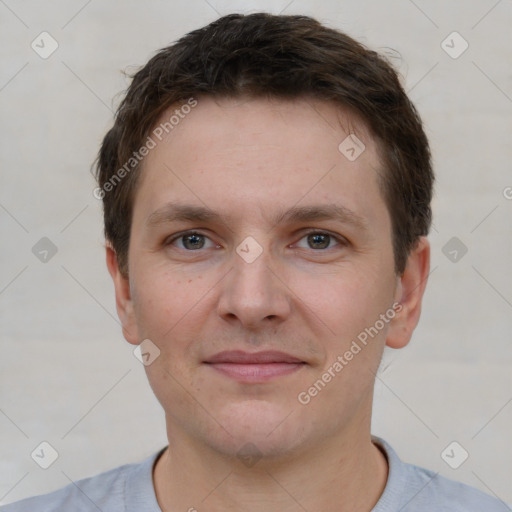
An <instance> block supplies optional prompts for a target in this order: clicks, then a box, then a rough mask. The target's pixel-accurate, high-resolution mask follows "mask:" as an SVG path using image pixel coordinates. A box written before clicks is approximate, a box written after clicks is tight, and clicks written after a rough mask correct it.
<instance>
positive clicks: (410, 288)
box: [386, 237, 430, 348]
mask: <svg viewBox="0 0 512 512" xmlns="http://www.w3.org/2000/svg"><path fill="white" fill-rule="evenodd" d="M429 271H430V243H429V241H428V240H427V238H426V237H420V239H419V241H418V244H417V245H416V248H415V249H413V251H411V253H410V254H409V257H408V258H407V264H406V267H405V270H404V272H403V274H402V275H401V276H397V287H396V293H395V301H396V302H397V303H400V304H401V306H402V308H401V309H399V308H396V314H395V317H394V318H393V319H392V320H391V322H390V327H389V330H388V335H387V338H386V345H387V346H388V347H391V348H403V347H405V346H406V345H407V343H409V340H410V339H411V336H412V333H413V331H414V329H415V328H416V326H417V325H418V321H419V319H420V314H421V301H422V299H423V293H424V292H425V287H426V285H427V280H428V275H429Z"/></svg>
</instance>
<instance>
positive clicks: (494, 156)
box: [0, 0, 512, 510]
mask: <svg viewBox="0 0 512 512" xmlns="http://www.w3.org/2000/svg"><path fill="white" fill-rule="evenodd" d="M260 10H265V11H270V12H275V13H278V12H284V13H286V14H310V15H312V16H315V17H317V18H318V19H319V20H320V21H322V22H324V23H327V24H328V25H330V26H332V27H336V28H340V29H342V30H344V31H346V32H348V33H349V34H350V35H352V36H354V37H356V38H358V39H359V40H361V41H362V42H363V43H366V44H368V45H369V46H371V47H373V48H375V49H378V50H380V51H383V52H386V53H388V54H392V52H391V49H393V50H396V51H397V52H398V53H399V54H400V58H398V57H395V58H393V60H394V62H395V64H396V66H397V67H399V69H400V71H401V73H402V75H403V79H404V83H405V85H406V89H407V90H408V91H409V94H410V96H411V98H412V99H413V101H414V102H415V104H416V105H417V107H418V109H419V111H420V114H421V115H422V117H423V119H424V121H425V125H426V130H427V133H428V135H429V137H430V140H431V145H432V150H433V155H434V162H435V170H436V174H437V186H436V198H435V200H434V203H433V207H434V229H433V230H432V234H431V237H430V240H431V243H432V266H431V268H432V273H431V276H430V281H429V285H428V287H427V292H426V296H425V301H424V307H423V313H422V318H421V321H420V325H419V327H418V329H417V331H416V332H415V335H414V337H413V340H412V342H411V343H410V345H409V346H408V347H407V348H405V349H403V350H400V351H393V350H390V349H389V351H387V352H386V353H385V358H384V361H383V364H382V367H381V371H380V373H379V375H378V379H377V384H376V392H375V408H374V419H373V432H374V434H376V435H379V436H381V437H383V438H385V439H386V440H388V441H389V442H390V443H391V445H392V446H393V447H394V448H395V449H396V450H397V452H398V454H399V455H400V456H401V458H402V459H403V460H405V461H408V462H412V463H415V464H418V465H421V466H424V467H428V468H430V469H432V470H434V471H436V472H440V473H441V474H442V475H445V476H447V477H450V478H453V479H456V480H461V481H463V482H466V483H468V484H470V485H473V486H475V487H478V488H480V489H482V490H484V491H486V492H487V493H489V494H495V495H497V496H498V497H500V498H501V499H502V500H504V501H506V502H509V503H512V476H511V467H512V439H511V436H510V428H511V427H510V425H511V422H512V375H511V374H512V372H511V364H512V336H511V333H512V275H511V274H512V273H511V262H512V236H511V235H512V173H511V164H510V162H511V161H512V149H511V140H510V134H511V119H512V117H511V114H512V74H511V71H510V69H511V68H510V62H512V43H511V35H510V34H511V32H510V27H511V26H512V2H511V1H510V0H502V1H496V0H479V1H472V2H467V1H462V0H461V1H441V0H438V1H422V0H416V1H414V2H413V1H409V0H393V1H387V2H382V1H376V0H375V1H361V0H349V1H348V0H332V1H327V0H324V1H317V2H314V3H313V2H307V1H303V0H295V1H291V2H290V0H279V1H278V0H275V1H253V2H251V1H246V2H242V1H221V0H208V1H206V0H189V1H187V2H184V1H179V2H178V1H172V2H171V1H167V2H165V1H156V0H152V1H147V2H135V1H133V0H132V1H123V2H120V1H119V2H116V1H109V0H107V1H99V0H92V1H86V0H74V1H67V2H64V1H60V2H36V1H34V0H33V1H15V0H5V1H1V2H0V43H1V44H0V59H1V63H2V65H1V69H0V109H1V117H0V123H1V129H2V132H1V133H2V137H1V138H0V154H1V167H0V169H1V183H2V186H1V189H0V226H1V234H2V238H1V240H2V245H1V247H2V251H1V256H0V258H1V260H0V307H1V316H0V322H1V325H0V328H1V358H0V372H1V373H0V504H2V503H4V504H5V503H9V502H12V501H16V500H19V499H21V498H24V497H26V496H30V495H34V494H41V493H46V492H49V491H51V490H54V489H57V488H60V487H62V486H64V485H66V484H68V483H69V482H70V481H71V480H77V479H80V478H83V477H85V476H90V475H93V474H97V473H99V472H101V471H104V470H106V469H110V468H113V467H115V466H119V465H121V464H124V463H128V462H136V461H139V460H141V459H142V458H145V457H147V456H148V455H150V454H151V453H152V452H154V451H156V450H158V449H159V448H161V447H163V446H164V445H165V444H166V437H165V424H164V417H163V411H162V410H161V408H160V405H159V404H158V402H157V401H156V399H155V398H154V396H153V394H152V392H151V390H150V388H149V385H148V383H147V380H146V377H145V373H144V369H143V366H142V365H141V364H140V363H139V362H138V360H137V359H136V358H135V357H134V356H133V353H132V351H133V346H131V345H129V344H128V343H126V342H125V341H124V339H123V337H122V335H121V330H120V327H119V323H118V320H117V315H116V312H115V306H114V295H113V286H112V284H111V282H110V277H109V276H108V274H107V271H106V267H105V263H104V251H103V248H102V244H103V240H102V219H101V205H100V203H99V201H98V200H97V199H95V198H94V197H93V195H92V191H93V189H94V187H95V184H94V181H93V178H92V176H91V174H90V172H89V167H90V164H91V162H92V161H93V159H94V157H95V155H96V152H97V150H98V146H99V143H100V140H101V138H102V137H103V135H104V134H105V132H106V130H107V129H108V128H109V127H110V126H111V123H112V108H114V107H115V106H117V104H118V101H119V95H118V94H119V93H120V92H121V91H122V90H123V89H125V88H126V86H127V80H126V79H125V78H124V76H123V75H122V73H121V72H120V71H121V70H122V69H128V70H129V71H133V70H134V69H136V67H137V66H140V65H142V64H144V63H145V62H146V61H147V60H148V58H149V57H150V56H151V55H153V53H154V52H155V51H156V50H157V49H159V48H161V47H163V46H166V45H167V44H169V43H171V42H172V41H174V40H175V39H176V38H177V37H179V36H181V35H182V34H184V33H185V32H188V31H189V30H192V29H195V28H198V27H200V26H203V25H205V24H206V23H208V22H210V21H213V20H214V19H215V18H217V17H218V15H219V14H220V15H223V14H228V13H230V12H235V11H238V12H255V11H260ZM43 31H46V32H48V33H49V34H50V36H51V38H53V39H54V40H55V41H56V42H57V44H58V48H57V49H56V51H55V52H54V53H52V54H51V55H50V56H47V58H42V57H41V56H40V55H39V54H38V53H36V51H34V50H33V49H32V47H31V43H32V42H33V41H35V43H34V46H35V45H36V44H39V52H40V53H41V52H42V51H43V48H41V46H44V49H45V51H49V50H50V49H51V44H52V42H51V40H50V39H49V38H48V36H46V35H45V36H40V34H41V32H43ZM454 31H455V32H457V34H453V32H454ZM42 37H44V38H46V39H44V41H45V43H44V45H43V44H42V43H41V38H42ZM443 41H445V42H444V43H443ZM53 44H55V43H53ZM466 44H467V45H468V47H467V49H466V50H465V51H464V52H463V53H461V51H462V50H463V49H464V48H465V46H466ZM36 48H37V46H36ZM43 53H44V52H43ZM450 54H451V55H450ZM454 57H456V58H454ZM43 237H46V238H48V239H49V240H51V242H52V244H53V245H54V246H55V247H56V249H57V252H56V254H54V255H53V256H52V257H50V255H51V253H49V254H48V256H47V257H48V261H47V262H42V261H40V259H38V257H36V255H37V254H38V251H37V248H38V247H40V246H37V245H36V244H37V243H40V244H41V243H43V244H44V243H48V242H39V241H40V239H41V238H43ZM453 237H456V239H455V240H452V238H453ZM447 244H448V245H447ZM34 246H36V249H35V250H34V252H35V253H36V254H34V252H33V247H34ZM464 247H465V248H466V249H467V252H466V253H465V254H463V253H464ZM454 251H456V252H455V253H454ZM455 256H456V257H457V261H452V260H453V259H454V257H455ZM43 441H46V442H48V443H50V444H51V445H52V446H53V447H54V448H55V450H56V451H57V452H58V454H59V456H58V458H57V460H56V461H55V463H54V464H52V465H51V466H50V467H49V468H48V469H46V470H45V469H42V468H41V467H39V466H38V465H37V464H36V463H35V462H34V460H33V459H32V458H31V453H32V452H33V450H34V449H35V448H36V447H38V446H39V445H40V443H41V442H43ZM453 441H457V442H458V443H459V444H460V446H461V447H463V449H464V450H466V451H467V452H468V453H469V457H468V459H467V460H466V461H465V462H464V463H463V464H462V465H461V466H460V467H459V468H458V469H452V468H451V467H449V465H448V464H447V463H446V462H445V461H444V460H443V458H442V457H441V453H442V452H443V450H444V449H445V448H446V447H447V446H448V445H449V444H450V443H452V442H453ZM456 450H460V448H457V449H456ZM453 453H454V456H456V457H460V454H461V453H462V452H460V451H458V452H453ZM504 510H505V508H504Z"/></svg>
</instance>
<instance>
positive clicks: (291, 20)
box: [96, 13, 434, 276]
mask: <svg viewBox="0 0 512 512" xmlns="http://www.w3.org/2000/svg"><path fill="white" fill-rule="evenodd" d="M204 95H207V96H212V97H240V96H251V97H272V98H278V99H279V98H283V99H284V98H287V99H295V98H300V97H305V96H309V97H314V98H318V99H323V100H327V101H332V102H334V103H337V104H338V105H340V106H344V107H348V108H350V109H351V110H352V111H355V112H356V113H357V114H358V115H359V116H360V117H361V118H362V119H363V120H364V121H365V123H366V124H367V126H368V127H369V128H370V130H371V132H372V134H373V135H374V136H375V138H376V141H377V143H378V147H379V153H380V155H381V158H382V162H381V165H382V173H381V175H380V177H379V186H380V189H381V192H382V194H383V198H384V201H385V203H386V206H387V208H388V211H389V213H390V217H391V222H392V229H393V240H392V242H393V251H394V259H395V272H396V273H397V274H402V273H403V271H404V269H405V265H406V262H407V257H408V255H409V253H410V251H411V250H412V249H414V247H415V246H416V244H417V242H418V239H419V237H420V236H422V235H425V236H426V235H427V234H428V232H429V229H430V224H431V217H432V212H431V207H430V202H431V198H432V189H433V184H434V175H433V171H432V166H431V155H430V149H429V145H428V140H427V137H426V135H425V133H424V130H423V127H422V122H421V120H420V118H419V115H418V113H417V111H416V109H415V107H414V105H413V104H412V103H411V101H410V100H409V98H408V97H407V95H406V93H405V91H404V89H403V88H402V86H401V84H400V81H399V78H398V75H397V72H396V71H395V70H394V69H393V67H392V66H391V65H390V63H389V62H388V61H387V59H385V58H384V57H383V56H381V55H379V54H378V53H376V52H375V51H372V50H369V49H368V48H366V47H365V46H363V45H362V44H360V43H359V42H357V41H355V40H354V39H352V38H351V37H349V36H347V35H346V34H344V33H342V32H340V31H338V30H334V29H331V28H328V27H326V26H324V25H322V24H321V23H319V22H318V21H317V20H315V19H313V18H310V17H308V16H297V15H291V16H288V15H272V14H268V13H255V14H249V15H242V14H230V15H227V16H223V17H221V18H219V19H217V20H216V21H214V22H212V23H210V24H209V25H207V26H205V27H203V28H200V29H197V30H194V31H192V32H190V33H188V34H186V35H185V36H183V37H182V38H180V39H179V40H178V41H177V42H175V43H174V44H172V45H170V46H168V47H166V48H163V49H162V50H160V51H159V52H158V53H157V54H156V55H155V56H154V57H152V58H151V59H150V60H149V61H148V62H147V64H146V65H145V66H144V67H142V68H141V69H140V70H139V71H138V72H137V73H135V74H134V75H133V77H132V82H131V84H130V86H129V88H128V90H127V93H126V96H125V97H124V99H123V101H122V102H121V104H120V106H119V108H118V110H117V113H116V117H115V123H114V126H113V127H112V129H110V130H109V131H108V133H107V134H106V136H105V138H104V140H103V143H102V145H101V149H100V151H99V154H98V158H97V160H96V176H97V179H98V184H99V187H100V189H97V190H101V191H102V192H101V195H100V197H102V199H103V208H104V223H105V237H106V239H107V240H108V241H109V243H110V244H111V245H112V247H113V249H114V250H115V252H116V255H117V258H118V262H119V267H120V269H121V272H122V273H123V275H125V276H127V275H128V247H129V242H130V230H131V219H132V210H133V201H134V198H135V191H136V185H137V177H138V175H139V174H140V168H141V165H140V164H139V163H137V162H135V161H134V167H133V171H132V172H128V171H130V169H126V162H127V161H129V160H130V159H131V158H133V155H134V153H135V152H137V151H138V150H139V148H141V146H142V145H143V144H144V141H145V140H146V139H147V137H148V136H149V134H150V132H151V130H152V129H153V127H154V126H155V123H156V122H157V120H158V119H159V118H160V116H161V115H162V113H163V112H164V111H165V110H166V109H167V108H168V107H170V106H171V105H173V104H176V103H178V102H181V101H186V100H187V99H190V98H191V97H194V96H204ZM123 166H124V169H125V172H123V173H121V170H122V169H123ZM120 174H122V177H123V179H122V180H120V179H118V180H117V181H116V182H113V181H112V180H113V178H120ZM109 183H110V186H109V185H108V184H109ZM107 190H108V193H107Z"/></svg>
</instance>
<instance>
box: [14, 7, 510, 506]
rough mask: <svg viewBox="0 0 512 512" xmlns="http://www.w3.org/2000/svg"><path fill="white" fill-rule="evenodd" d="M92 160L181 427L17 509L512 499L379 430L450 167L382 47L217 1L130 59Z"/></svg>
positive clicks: (128, 331)
mask: <svg viewBox="0 0 512 512" xmlns="http://www.w3.org/2000/svg"><path fill="white" fill-rule="evenodd" d="M97 173H98V182H99V187H98V189H96V191H95V194H96V195H97V196H98V197H101V198H102V199H103V205H104V220H105V235H106V239H107V248H106V258H107V266H108V269H109V271H110V274H111V276H112V279H113V281H114V285H115V292H116V304H117V310H118V314H119V317H120V319H121V322H122V326H123V334H124V337H125V338H126V340H127V341H128V342H129V343H131V344H133V345H139V344H140V350H141V357H142V360H143V362H144V364H145V369H146V372H147V376H148V378H149V382H150V384H151V387H152V389H153V391H154V393H155V395H156V396H157V398H158V400H159V401H160V403H161V404H162V407H163V408H164V411H165V416H166V425H167V435H168V439H169V446H168V447H166V448H164V449H162V450H160V451H159V452H158V453H156V454H154V455H152V456H151V457H149V458H148V459H146V460H145V461H144V462H142V463H140V464H130V465H126V466H123V467H121V468H116V469H113V470H111V471H109V472H106V473H103V474H101V475H97V476H95V477H92V478H89V479H85V480H81V481H79V482H76V483H74V484H70V485H69V486H67V487H65V488H64V489H61V490H58V491H55V492H53V493H50V494H48V495H45V496H40V497H35V498H30V499H27V500H23V501H21V502H18V503H17V504H13V505H10V506H7V507H5V508H4V510H5V512H15V511H21V510H23V511H25V510H27V511H28V510H45V511H61V510H62V511H63V510H73V511H85V510H102V511H103V512H108V511H113V510H116V511H117V510H125V511H138V512H146V511H147V512H150V511H151V512H154V511H158V510H162V511H172V512H174V511H187V510H188V511H190V512H192V511H196V510H197V511H199V512H201V511H203V510H204V511H208V512H216V511H221V510H222V511H225V510H232V511H242V510H243V511H250V512H257V511H265V512H272V511H277V510H279V511H281V512H282V511H285V512H288V511H290V512H291V511H299V510H301V511H304V510H308V511H316V510H329V511H337V512H348V511H355V510H357V511H368V512H369V511H374V512H392V511H404V512H405V511H427V510H428V511H432V510H436V511H438V510H450V511H472V510H474V511H477V510H478V511H482V510H485V511H486V512H493V511H503V510H506V506H505V505H504V504H503V503H502V502H501V501H499V500H497V499H495V498H492V497H490V496H487V495H485V494H483V493H481V492H480V491H478V490H476V489H473V488H471V487H468V486H465V485H463V484H460V483H456V482H453V481H450V480H447V479H445V478H442V477H440V476H438V475H436V474H434V473H433V472H431V471H428V470H426V469H422V468H418V467H415V466H412V465H408V464H405V463H403V462H401V461H400V459H399V458H398V456H397V454H396V453H395V452H394V451H393V449H392V448H391V446H390V445H389V444H388V443H386V442H385V441H384V440H383V439H379V438H377V437H375V436H372V435H371V432H370V424H371V411H372V398H373V386H374V381H375V374H376V372H377V369H378V367H379V363H380V360H381V356H382V352H383V350H384V347H385V346H386V345H387V346H389V347H392V348H401V347H404V346H405V345H406V344H407V343H408V342H409V340H410V338H411V335H412V332H413V330H414V328H415V327H416V325H417V323H418V320H419V317H420V311H421V301H422V297H423V293H424V290H425V286H426V283H427V277H428V272H429V263H430V248H429V242H428V240H427V238H426V236H427V235H428V231H429V227H430V222H431V209H430V201H431V197H432V187H433V181H434V177H433V173H432V169H431V161H430V152H429V147H428V142H427V139H426V137H425V134H424V131H423V129H422V124H421V121H420V119H419V117H418V115H417V113H416V111H415V109H414V107H413V105H412V104H411V103H410V101H409V100H408V98H407V96H406V95H405V93H404V91H403V89H402V87H401V85H400V83H399V81H398V78H397V75H396V73H395V71H394V70H393V69H392V68H391V67H390V65H389V64H388V63H387V62H386V61H385V60H384V59H383V58H382V57H380V56H379V55H377V54H376V53H375V52H373V51H370V50H368V49H366V48H364V47H363V46H362V45H360V44H359V43H357V42H356V41H354V40H353V39H351V38H349V37H348V36H346V35H344V34H342V33H340V32H338V31H335V30H332V29H329V28H326V27H324V26H322V25H321V24H319V23H318V22H316V21H315V20H313V19H311V18H308V17H302V16H273V15H270V14H262V13H260V14H252V15H247V16H243V15H230V16H225V17H223V18H220V19H219V20H217V21H215V22H214V23H211V24H210V25H208V26H207V27H204V28H202V29H199V30H196V31H194V32H191V33H189V34H188V35H186V36H184V37H183V38H182V39H180V40H179V41H178V42H177V43H176V44H174V45H172V46H170V47H168V48H164V49H163V50H161V51H160V52H159V53H158V54H157V55H156V56H155V57H153V58H152V59H151V60H150V61H149V62H148V63H147V64H146V66H145V67H143V68H142V69H141V70H140V71H139V72H137V73H136V74H135V76H134V78H133V81H132V83H131V86H130V88H129V90H128V92H127V95H126V97H125V99H124V101H123V103H122V104H121V105H120V107H119V110H118V113H117V116H116V120H115V124H114V126H113V128H112V129H111V130H110V131H109V132H108V134H107V135H106V137H105V139H104V141H103V144H102V147H101V150H100V154H99V158H98V162H97Z"/></svg>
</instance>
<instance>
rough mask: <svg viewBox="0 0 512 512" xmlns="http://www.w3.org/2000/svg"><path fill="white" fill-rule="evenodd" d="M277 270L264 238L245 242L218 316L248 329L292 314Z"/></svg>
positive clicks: (229, 276) (228, 277)
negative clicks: (230, 319) (236, 320)
mask: <svg viewBox="0 0 512 512" xmlns="http://www.w3.org/2000/svg"><path fill="white" fill-rule="evenodd" d="M268 238H269V237H266V239H267V240H268ZM260 242H261V243H260ZM274 267H276V262H275V261H273V259H272V254H271V251H270V249H269V248H268V243H266V242H265V243H264V242H263V237H259V242H257V241H256V240H255V239H254V238H253V237H247V238H246V239H244V240H243V241H242V242H241V243H240V244H239V246H238V247H237V249H236V253H234V254H233V269H232V271H231V272H230V273H229V275H228V276H227V279H226V280H225V282H224V285H223V288H222V295H221V297H220V301H219V314H220V315H221V316H223V317H225V318H226V317H231V318H233V317H237V318H238V320H239V321H240V322H241V323H243V324H246V325H247V326H249V325H251V326H256V325H257V324H258V322H261V321H263V320H265V319H269V318H270V319H278V318H281V319H283V318H284V317H285V316H286V315H287V314H288V312H289V301H288V297H287V293H286V287H285V286H284V285H283V283H282V282H281V281H280V280H279V279H278V278H277V277H276V275H275V272H276V270H275V269H274Z"/></svg>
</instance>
